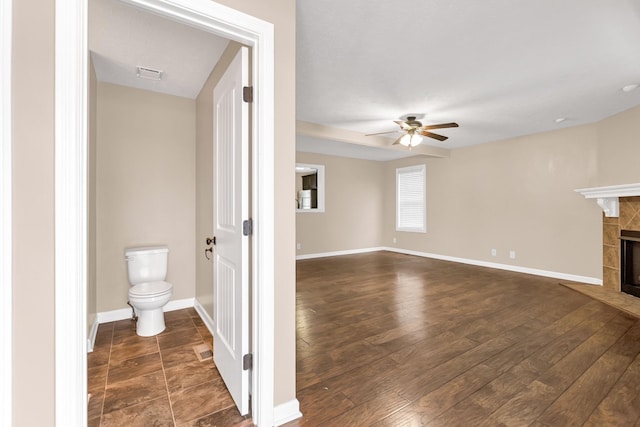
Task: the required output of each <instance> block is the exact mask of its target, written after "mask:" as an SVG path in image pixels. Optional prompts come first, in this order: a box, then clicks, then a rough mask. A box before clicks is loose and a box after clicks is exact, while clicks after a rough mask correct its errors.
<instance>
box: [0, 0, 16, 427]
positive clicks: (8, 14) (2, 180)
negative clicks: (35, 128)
mask: <svg viewBox="0 0 640 427" xmlns="http://www.w3.org/2000/svg"><path fill="white" fill-rule="evenodd" d="M12 11H13V2H12V0H6V1H0V28H1V29H2V30H1V31H0V52H1V53H0V93H2V96H0V212H2V218H1V220H0V378H2V384H0V426H11V425H13V398H12V396H13V347H12V343H13V311H12V310H13V309H12V307H13V289H12V286H13V277H12V275H13V270H12V269H13V267H12V260H13V256H12V248H13V238H12V229H11V227H12V218H13V206H12V203H11V200H12V178H11V177H12V168H11V162H12V144H13V130H12V114H11V99H12V98H11V52H12V49H11V46H12V45H11V41H12V30H13V26H12V23H13V13H12Z"/></svg>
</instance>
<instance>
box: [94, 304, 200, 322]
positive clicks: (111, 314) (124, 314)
mask: <svg viewBox="0 0 640 427" xmlns="http://www.w3.org/2000/svg"><path fill="white" fill-rule="evenodd" d="M194 302H195V298H185V299H179V300H171V301H169V302H168V303H167V305H165V306H164V308H163V310H162V311H164V312H167V311H174V310H182V309H183V308H189V307H193V304H194ZM131 314H132V312H131V307H127V308H120V309H118V310H111V311H103V312H101V313H98V314H97V316H96V318H97V321H98V323H99V324H102V323H108V322H116V321H118V320H125V319H131Z"/></svg>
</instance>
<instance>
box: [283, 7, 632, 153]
mask: <svg viewBox="0 0 640 427" xmlns="http://www.w3.org/2000/svg"><path fill="white" fill-rule="evenodd" d="M639 46H640V0H562V1H557V0H528V1H527V0H520V1H513V0H484V1H469V0H447V1H442V0H403V1H398V0H393V1H392V0H381V1H375V2H372V1H370V0H350V1H344V0H323V1H308V0H298V2H297V64H296V82H297V87H296V96H297V118H298V119H299V120H304V121H309V122H315V123H321V124H324V125H328V126H334V127H339V128H345V129H350V130H353V131H358V132H362V133H373V132H383V131H387V130H395V129H396V125H395V124H394V123H392V120H396V119H398V118H400V117H402V116H405V115H407V114H408V113H418V114H424V115H425V116H424V118H423V119H422V122H423V124H434V123H442V122H450V121H455V122H457V123H459V124H460V127H459V128H457V129H443V130H441V131H438V132H437V133H441V134H443V135H446V136H449V138H450V139H449V140H448V141H446V142H438V141H435V140H430V139H428V138H425V142H429V143H430V144H432V145H434V146H439V147H448V148H456V147H463V146H469V145H473V144H480V143H484V142H489V141H495V140H501V139H506V138H510V137H514V136H518V135H527V134H532V133H537V132H542V131H548V130H553V129H558V128H562V127H568V126H575V125H579V124H583V123H590V122H594V121H597V120H600V119H602V118H604V117H607V116H610V115H612V114H615V113H617V112H620V111H623V110H626V109H629V108H631V107H634V106H636V105H639V104H640V89H639V90H636V91H633V92H629V93H625V92H623V91H621V88H622V87H623V86H625V85H628V84H632V83H640V47H639ZM560 117H564V118H566V120H565V121H564V122H562V123H559V124H558V123H556V122H555V119H557V118H560ZM427 140H428V141H427Z"/></svg>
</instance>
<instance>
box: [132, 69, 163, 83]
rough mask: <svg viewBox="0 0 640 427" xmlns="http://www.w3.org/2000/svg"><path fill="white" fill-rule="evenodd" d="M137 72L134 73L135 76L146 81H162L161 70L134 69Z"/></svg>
mask: <svg viewBox="0 0 640 427" xmlns="http://www.w3.org/2000/svg"><path fill="white" fill-rule="evenodd" d="M136 69H137V72H136V76H138V77H141V78H143V79H148V80H162V71H161V70H154V69H153V68H146V67H140V66H138V67H136Z"/></svg>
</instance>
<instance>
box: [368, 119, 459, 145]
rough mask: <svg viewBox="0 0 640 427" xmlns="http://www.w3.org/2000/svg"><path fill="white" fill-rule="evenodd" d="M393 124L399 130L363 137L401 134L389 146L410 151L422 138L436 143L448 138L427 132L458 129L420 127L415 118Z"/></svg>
mask: <svg viewBox="0 0 640 427" xmlns="http://www.w3.org/2000/svg"><path fill="white" fill-rule="evenodd" d="M394 123H396V124H397V125H399V126H400V129H399V130H393V131H390V132H378V133H369V134H367V135H365V136H372V135H384V134H388V133H396V132H403V134H402V135H401V136H400V137H399V138H398V139H396V140H395V141H394V142H393V144H391V145H396V144H402V145H404V146H405V147H409V149H411V147H415V146H416V145H418V144H420V143H421V142H422V137H423V136H426V137H428V138H433V139H437V140H438V141H444V140H446V139H448V138H449V137H447V136H443V135H438V134H437V133H432V132H429V130H432V129H444V128H457V127H458V124H457V123H440V124H437V125H427V126H422V123H421V122H419V121H417V120H416V116H407V120H394Z"/></svg>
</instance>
